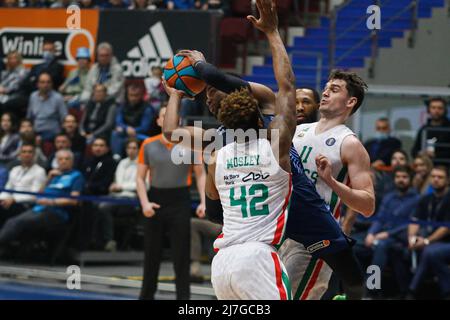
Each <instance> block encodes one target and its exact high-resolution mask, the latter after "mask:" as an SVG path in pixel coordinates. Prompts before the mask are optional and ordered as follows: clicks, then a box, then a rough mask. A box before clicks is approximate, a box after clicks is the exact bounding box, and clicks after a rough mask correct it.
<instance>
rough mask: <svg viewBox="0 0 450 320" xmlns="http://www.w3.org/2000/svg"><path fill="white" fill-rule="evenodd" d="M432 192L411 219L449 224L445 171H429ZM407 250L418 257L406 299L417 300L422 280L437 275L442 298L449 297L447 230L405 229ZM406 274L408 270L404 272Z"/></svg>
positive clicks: (415, 226)
mask: <svg viewBox="0 0 450 320" xmlns="http://www.w3.org/2000/svg"><path fill="white" fill-rule="evenodd" d="M431 183H432V186H433V189H434V192H433V193H432V194H429V195H425V196H423V197H422V198H421V199H420V202H419V205H418V207H417V211H416V214H415V215H414V220H419V221H426V222H446V223H448V222H450V193H449V188H448V183H449V177H448V169H447V168H446V167H444V166H436V167H435V168H433V170H432V171H431ZM408 242H409V249H410V250H411V251H412V252H417V253H419V254H420V257H419V262H418V266H417V269H416V270H415V274H414V277H413V279H412V281H411V283H410V285H409V298H415V297H417V294H418V293H419V290H420V286H421V284H422V283H423V281H424V280H425V278H426V277H427V276H428V275H430V274H432V275H435V276H437V278H438V283H439V286H440V289H441V294H442V297H444V298H446V299H448V298H449V297H450V269H449V267H448V263H449V262H450V236H449V228H448V227H433V226H431V225H428V226H420V225H418V224H411V225H409V228H408ZM403 271H404V272H405V273H407V269H405V270H403Z"/></svg>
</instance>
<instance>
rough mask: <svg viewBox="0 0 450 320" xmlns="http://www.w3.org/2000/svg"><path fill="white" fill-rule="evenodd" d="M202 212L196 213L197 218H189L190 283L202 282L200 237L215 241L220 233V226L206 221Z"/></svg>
mask: <svg viewBox="0 0 450 320" xmlns="http://www.w3.org/2000/svg"><path fill="white" fill-rule="evenodd" d="M204 213H205V212H204V211H197V217H196V218H191V281H194V282H197V281H199V282H200V281H203V279H204V278H203V275H202V272H201V263H200V258H201V253H202V236H203V237H207V238H208V239H215V238H217V236H218V235H219V234H220V232H222V225H220V224H217V223H214V222H211V221H209V220H208V219H206V218H205V217H206V216H205V214H204Z"/></svg>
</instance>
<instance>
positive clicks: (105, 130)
mask: <svg viewBox="0 0 450 320" xmlns="http://www.w3.org/2000/svg"><path fill="white" fill-rule="evenodd" d="M106 90H107V89H106V87H105V86H104V85H103V84H96V85H95V86H94V94H93V97H92V100H90V101H89V102H88V104H87V106H86V109H85V111H84V114H83V117H82V118H81V123H80V134H81V135H82V136H83V137H85V138H86V143H87V144H91V143H92V142H93V141H94V139H96V138H99V137H105V138H106V137H108V138H109V137H110V136H111V130H112V129H113V127H114V117H115V115H116V103H115V101H114V99H113V98H108V96H107V91H106Z"/></svg>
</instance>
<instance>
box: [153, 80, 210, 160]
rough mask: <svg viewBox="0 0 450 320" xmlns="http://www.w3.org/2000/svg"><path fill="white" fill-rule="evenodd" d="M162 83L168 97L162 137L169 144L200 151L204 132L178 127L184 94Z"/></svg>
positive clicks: (189, 127)
mask: <svg viewBox="0 0 450 320" xmlns="http://www.w3.org/2000/svg"><path fill="white" fill-rule="evenodd" d="M162 83H163V85H164V88H165V90H166V92H167V94H168V95H169V102H168V104H167V109H166V115H165V116H164V123H163V127H162V133H163V135H164V137H165V138H166V139H167V140H169V141H170V142H171V143H175V144H181V145H183V146H184V147H186V148H188V149H191V150H194V151H202V150H203V134H204V132H205V130H203V129H202V128H198V127H192V126H184V127H182V126H180V107H181V99H183V97H184V92H183V91H180V90H177V89H175V88H172V87H169V85H168V84H167V82H166V81H165V80H164V79H163V81H162Z"/></svg>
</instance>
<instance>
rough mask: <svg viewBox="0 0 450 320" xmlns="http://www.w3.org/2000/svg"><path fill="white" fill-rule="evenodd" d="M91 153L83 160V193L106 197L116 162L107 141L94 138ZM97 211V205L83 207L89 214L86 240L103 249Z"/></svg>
mask: <svg viewBox="0 0 450 320" xmlns="http://www.w3.org/2000/svg"><path fill="white" fill-rule="evenodd" d="M91 153H92V156H91V157H89V158H87V159H86V160H85V163H84V166H83V171H82V172H83V174H84V177H85V179H86V185H85V188H84V190H85V193H86V194H88V195H94V196H102V195H107V194H108V192H109V186H110V185H111V183H112V182H113V180H114V172H115V170H116V162H115V161H114V160H113V158H112V157H111V153H110V152H109V146H108V142H107V140H106V139H104V138H96V139H95V140H94V142H93V144H92V146H91ZM98 211H99V210H98V203H87V204H86V205H85V207H84V212H88V213H89V216H86V220H85V223H86V224H87V225H86V226H85V227H86V230H85V232H87V234H86V240H88V241H91V240H93V241H94V242H95V244H94V245H95V247H96V248H103V247H104V244H103V245H102V243H101V242H100V241H101V240H100V239H98V237H99V235H100V234H101V233H100V232H98V230H100V228H101V226H100V225H99V220H98V219H99V217H100V216H99V215H98ZM94 235H95V237H94Z"/></svg>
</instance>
